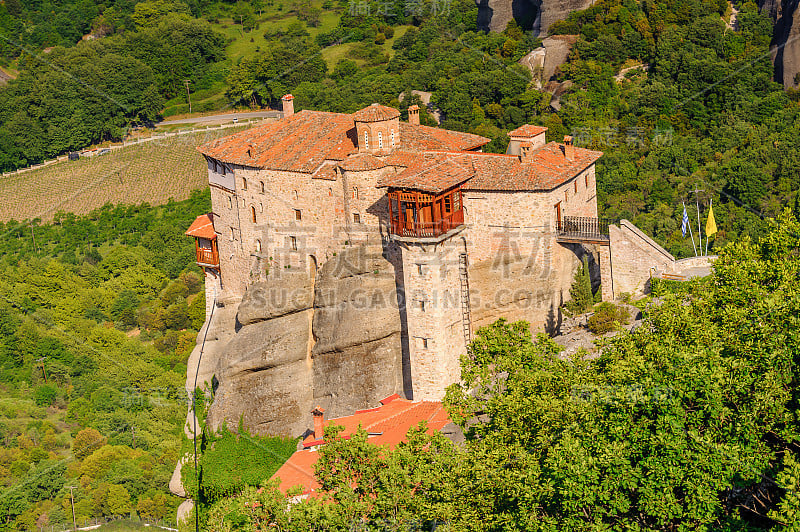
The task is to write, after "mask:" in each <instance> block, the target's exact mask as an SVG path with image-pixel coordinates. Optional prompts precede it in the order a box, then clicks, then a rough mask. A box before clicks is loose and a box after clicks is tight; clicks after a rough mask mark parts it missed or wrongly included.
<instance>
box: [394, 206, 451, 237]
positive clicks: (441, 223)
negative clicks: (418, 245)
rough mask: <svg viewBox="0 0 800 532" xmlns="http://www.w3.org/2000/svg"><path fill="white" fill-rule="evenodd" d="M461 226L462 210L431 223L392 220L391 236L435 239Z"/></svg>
mask: <svg viewBox="0 0 800 532" xmlns="http://www.w3.org/2000/svg"><path fill="white" fill-rule="evenodd" d="M463 224H464V211H463V210H462V209H459V210H457V211H456V212H452V213H450V214H448V215H447V216H445V217H444V218H442V219H440V220H435V221H432V222H419V221H409V220H405V219H397V218H395V219H393V220H392V234H394V235H397V236H404V237H414V238H436V237H438V236H441V235H443V234H445V233H447V232H448V231H451V230H453V229H455V228H456V227H458V226H460V225H463Z"/></svg>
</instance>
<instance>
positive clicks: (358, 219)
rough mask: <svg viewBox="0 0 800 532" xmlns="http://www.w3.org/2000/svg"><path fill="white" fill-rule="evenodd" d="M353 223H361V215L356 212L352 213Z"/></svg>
mask: <svg viewBox="0 0 800 532" xmlns="http://www.w3.org/2000/svg"><path fill="white" fill-rule="evenodd" d="M353 223H357V224H360V223H361V215H360V214H359V213H357V212H354V213H353Z"/></svg>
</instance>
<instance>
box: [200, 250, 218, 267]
mask: <svg viewBox="0 0 800 532" xmlns="http://www.w3.org/2000/svg"><path fill="white" fill-rule="evenodd" d="M197 264H198V265H200V266H215V267H218V266H219V254H218V253H217V250H215V249H207V248H197Z"/></svg>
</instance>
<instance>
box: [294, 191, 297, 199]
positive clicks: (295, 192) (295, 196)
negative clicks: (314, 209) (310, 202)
mask: <svg viewBox="0 0 800 532" xmlns="http://www.w3.org/2000/svg"><path fill="white" fill-rule="evenodd" d="M294 199H297V191H296V190H295V191H294Z"/></svg>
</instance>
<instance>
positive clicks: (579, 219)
mask: <svg viewBox="0 0 800 532" xmlns="http://www.w3.org/2000/svg"><path fill="white" fill-rule="evenodd" d="M611 223H612V222H611V220H608V219H606V218H585V217H583V216H564V217H563V218H561V219H560V220H558V222H557V224H556V226H557V233H558V238H563V239H570V240H589V241H595V240H602V241H607V240H608V226H609V225H611Z"/></svg>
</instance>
